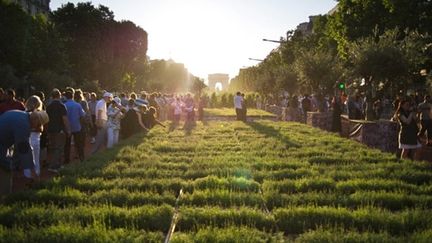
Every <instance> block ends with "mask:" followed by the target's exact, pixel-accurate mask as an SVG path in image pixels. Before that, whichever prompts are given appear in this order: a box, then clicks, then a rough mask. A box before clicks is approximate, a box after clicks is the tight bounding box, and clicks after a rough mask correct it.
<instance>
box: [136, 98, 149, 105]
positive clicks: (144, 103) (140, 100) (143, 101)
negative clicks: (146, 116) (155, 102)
mask: <svg viewBox="0 0 432 243" xmlns="http://www.w3.org/2000/svg"><path fill="white" fill-rule="evenodd" d="M135 105H136V106H147V104H146V102H145V100H143V99H136V100H135Z"/></svg>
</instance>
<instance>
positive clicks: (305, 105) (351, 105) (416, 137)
mask: <svg viewBox="0 0 432 243" xmlns="http://www.w3.org/2000/svg"><path fill="white" fill-rule="evenodd" d="M279 104H280V106H281V107H282V112H281V115H280V117H279V119H281V120H284V121H298V122H306V119H307V112H311V111H322V112H326V111H332V112H333V124H332V130H333V131H335V132H340V129H341V120H340V115H342V114H346V115H347V116H348V118H349V119H351V120H364V119H365V118H366V116H367V113H368V109H371V110H370V114H371V115H370V116H372V118H373V120H380V119H384V120H393V121H396V122H398V124H399V149H400V150H401V157H402V158H411V159H413V158H414V154H415V149H417V148H420V147H421V144H422V143H423V144H425V145H428V146H432V99H431V96H430V95H429V94H421V93H419V92H418V93H415V94H412V95H409V96H404V95H398V96H397V97H396V98H395V99H393V100H392V99H391V98H390V97H388V96H383V97H381V98H376V99H374V101H373V102H370V105H369V106H368V105H367V98H366V97H365V95H362V94H359V93H356V94H353V95H350V96H347V95H346V94H344V93H343V92H339V94H338V95H337V96H334V97H333V98H332V99H330V98H329V97H321V96H318V95H312V96H311V95H308V94H305V95H303V96H302V97H298V96H295V95H293V96H291V97H288V96H283V97H281V99H280V101H279Z"/></svg>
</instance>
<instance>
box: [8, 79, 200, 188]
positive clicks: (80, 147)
mask: <svg viewBox="0 0 432 243" xmlns="http://www.w3.org/2000/svg"><path fill="white" fill-rule="evenodd" d="M198 108H199V109H198V110H202V107H201V109H200V107H198ZM181 116H184V117H185V125H186V124H188V123H193V121H194V119H195V101H194V99H193V97H192V95H191V94H186V95H162V94H160V93H151V94H148V93H147V92H141V93H140V94H136V93H130V94H126V93H121V94H119V95H118V96H117V95H114V94H112V93H110V92H108V91H103V92H101V96H100V99H98V95H97V94H96V93H94V92H83V91H82V90H80V89H74V88H71V87H68V88H66V89H65V90H64V91H60V90H59V89H54V90H52V92H51V94H50V96H49V97H48V98H47V99H45V95H44V93H43V92H36V93H35V94H34V95H32V96H30V97H28V98H27V99H26V100H20V99H17V98H16V95H15V91H14V90H13V89H7V90H3V89H1V88H0V134H1V136H0V165H1V166H3V167H4V168H7V169H10V170H15V169H18V168H21V169H23V175H24V178H23V179H25V180H28V182H27V183H28V184H31V183H32V182H33V181H34V179H35V178H38V177H39V176H40V174H41V169H42V167H43V166H44V167H46V169H47V171H49V172H52V173H58V171H59V169H60V168H62V167H63V166H64V165H65V164H68V163H70V162H71V146H74V151H75V155H76V156H77V159H79V161H81V162H83V161H84V159H85V155H86V153H85V147H86V144H87V145H89V146H90V144H91V146H92V148H91V154H95V153H97V152H98V151H99V150H101V149H102V148H104V147H106V148H108V149H109V148H112V147H113V146H114V145H115V144H117V143H118V141H119V139H126V138H128V137H130V136H132V135H134V134H137V133H140V132H144V133H145V132H148V131H149V130H150V129H151V128H153V127H154V126H156V125H160V126H163V127H165V125H164V124H163V121H165V120H168V119H169V120H171V121H172V122H173V123H174V124H178V123H179V122H180V118H181ZM200 116H201V115H200ZM41 159H42V160H44V162H45V163H43V164H42V163H41Z"/></svg>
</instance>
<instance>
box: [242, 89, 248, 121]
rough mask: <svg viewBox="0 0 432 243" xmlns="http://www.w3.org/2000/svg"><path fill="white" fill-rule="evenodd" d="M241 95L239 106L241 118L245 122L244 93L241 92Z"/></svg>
mask: <svg viewBox="0 0 432 243" xmlns="http://www.w3.org/2000/svg"><path fill="white" fill-rule="evenodd" d="M241 97H242V99H241V106H242V110H241V111H242V112H241V120H242V121H244V122H246V121H247V107H246V99H245V94H244V93H242V94H241Z"/></svg>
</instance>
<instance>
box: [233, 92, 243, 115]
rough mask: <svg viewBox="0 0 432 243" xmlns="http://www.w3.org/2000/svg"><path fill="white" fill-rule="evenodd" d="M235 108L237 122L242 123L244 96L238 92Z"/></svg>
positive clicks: (235, 97)
mask: <svg viewBox="0 0 432 243" xmlns="http://www.w3.org/2000/svg"><path fill="white" fill-rule="evenodd" d="M234 108H235V111H236V118H237V121H241V120H242V108H243V107H242V96H241V93H240V92H237V93H236V95H235V96H234Z"/></svg>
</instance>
